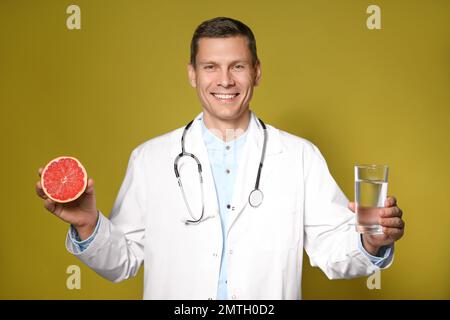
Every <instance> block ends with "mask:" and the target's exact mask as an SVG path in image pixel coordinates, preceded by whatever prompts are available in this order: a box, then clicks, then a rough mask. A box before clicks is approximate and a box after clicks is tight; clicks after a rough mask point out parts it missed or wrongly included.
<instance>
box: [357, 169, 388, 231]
mask: <svg viewBox="0 0 450 320" xmlns="http://www.w3.org/2000/svg"><path fill="white" fill-rule="evenodd" d="M388 172H389V167H388V166H387V165H378V164H369V165H355V203H356V231H358V232H359V233H367V234H382V233H383V230H382V227H381V226H380V225H379V224H378V213H379V211H380V208H383V207H384V202H385V201H386V197H387V188H388Z"/></svg>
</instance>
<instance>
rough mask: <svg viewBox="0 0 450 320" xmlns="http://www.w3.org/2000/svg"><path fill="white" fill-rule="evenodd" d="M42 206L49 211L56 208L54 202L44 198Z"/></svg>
mask: <svg viewBox="0 0 450 320" xmlns="http://www.w3.org/2000/svg"><path fill="white" fill-rule="evenodd" d="M44 207H45V209H47V210H48V211H50V212H51V213H55V210H56V203H55V201H53V200H52V199H45V201H44Z"/></svg>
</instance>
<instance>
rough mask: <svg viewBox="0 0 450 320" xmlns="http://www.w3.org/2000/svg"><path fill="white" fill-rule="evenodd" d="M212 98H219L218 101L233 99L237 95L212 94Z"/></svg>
mask: <svg viewBox="0 0 450 320" xmlns="http://www.w3.org/2000/svg"><path fill="white" fill-rule="evenodd" d="M213 95H214V97H216V98H219V99H233V98H234V97H236V96H237V94H217V93H213Z"/></svg>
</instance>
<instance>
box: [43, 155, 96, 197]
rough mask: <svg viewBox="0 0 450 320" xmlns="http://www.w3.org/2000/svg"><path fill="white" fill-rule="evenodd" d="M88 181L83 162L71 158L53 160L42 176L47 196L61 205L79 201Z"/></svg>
mask: <svg viewBox="0 0 450 320" xmlns="http://www.w3.org/2000/svg"><path fill="white" fill-rule="evenodd" d="M87 180H88V178H87V173H86V169H84V167H83V165H82V164H81V162H80V161H78V160H77V159H76V158H74V157H69V156H62V157H58V158H56V159H53V160H51V161H50V162H49V163H48V164H47V165H46V166H45V168H44V170H43V171H42V174H41V185H42V189H43V190H44V192H45V194H46V195H47V196H48V197H49V198H50V199H52V200H53V201H55V202H59V203H67V202H71V201H74V200H76V199H78V198H79V197H80V196H81V195H82V194H83V192H84V190H86V186H87Z"/></svg>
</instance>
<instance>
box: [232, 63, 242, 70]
mask: <svg viewBox="0 0 450 320" xmlns="http://www.w3.org/2000/svg"><path fill="white" fill-rule="evenodd" d="M234 68H235V69H238V70H242V69H244V66H243V65H242V64H237V65H235V66H234Z"/></svg>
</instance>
